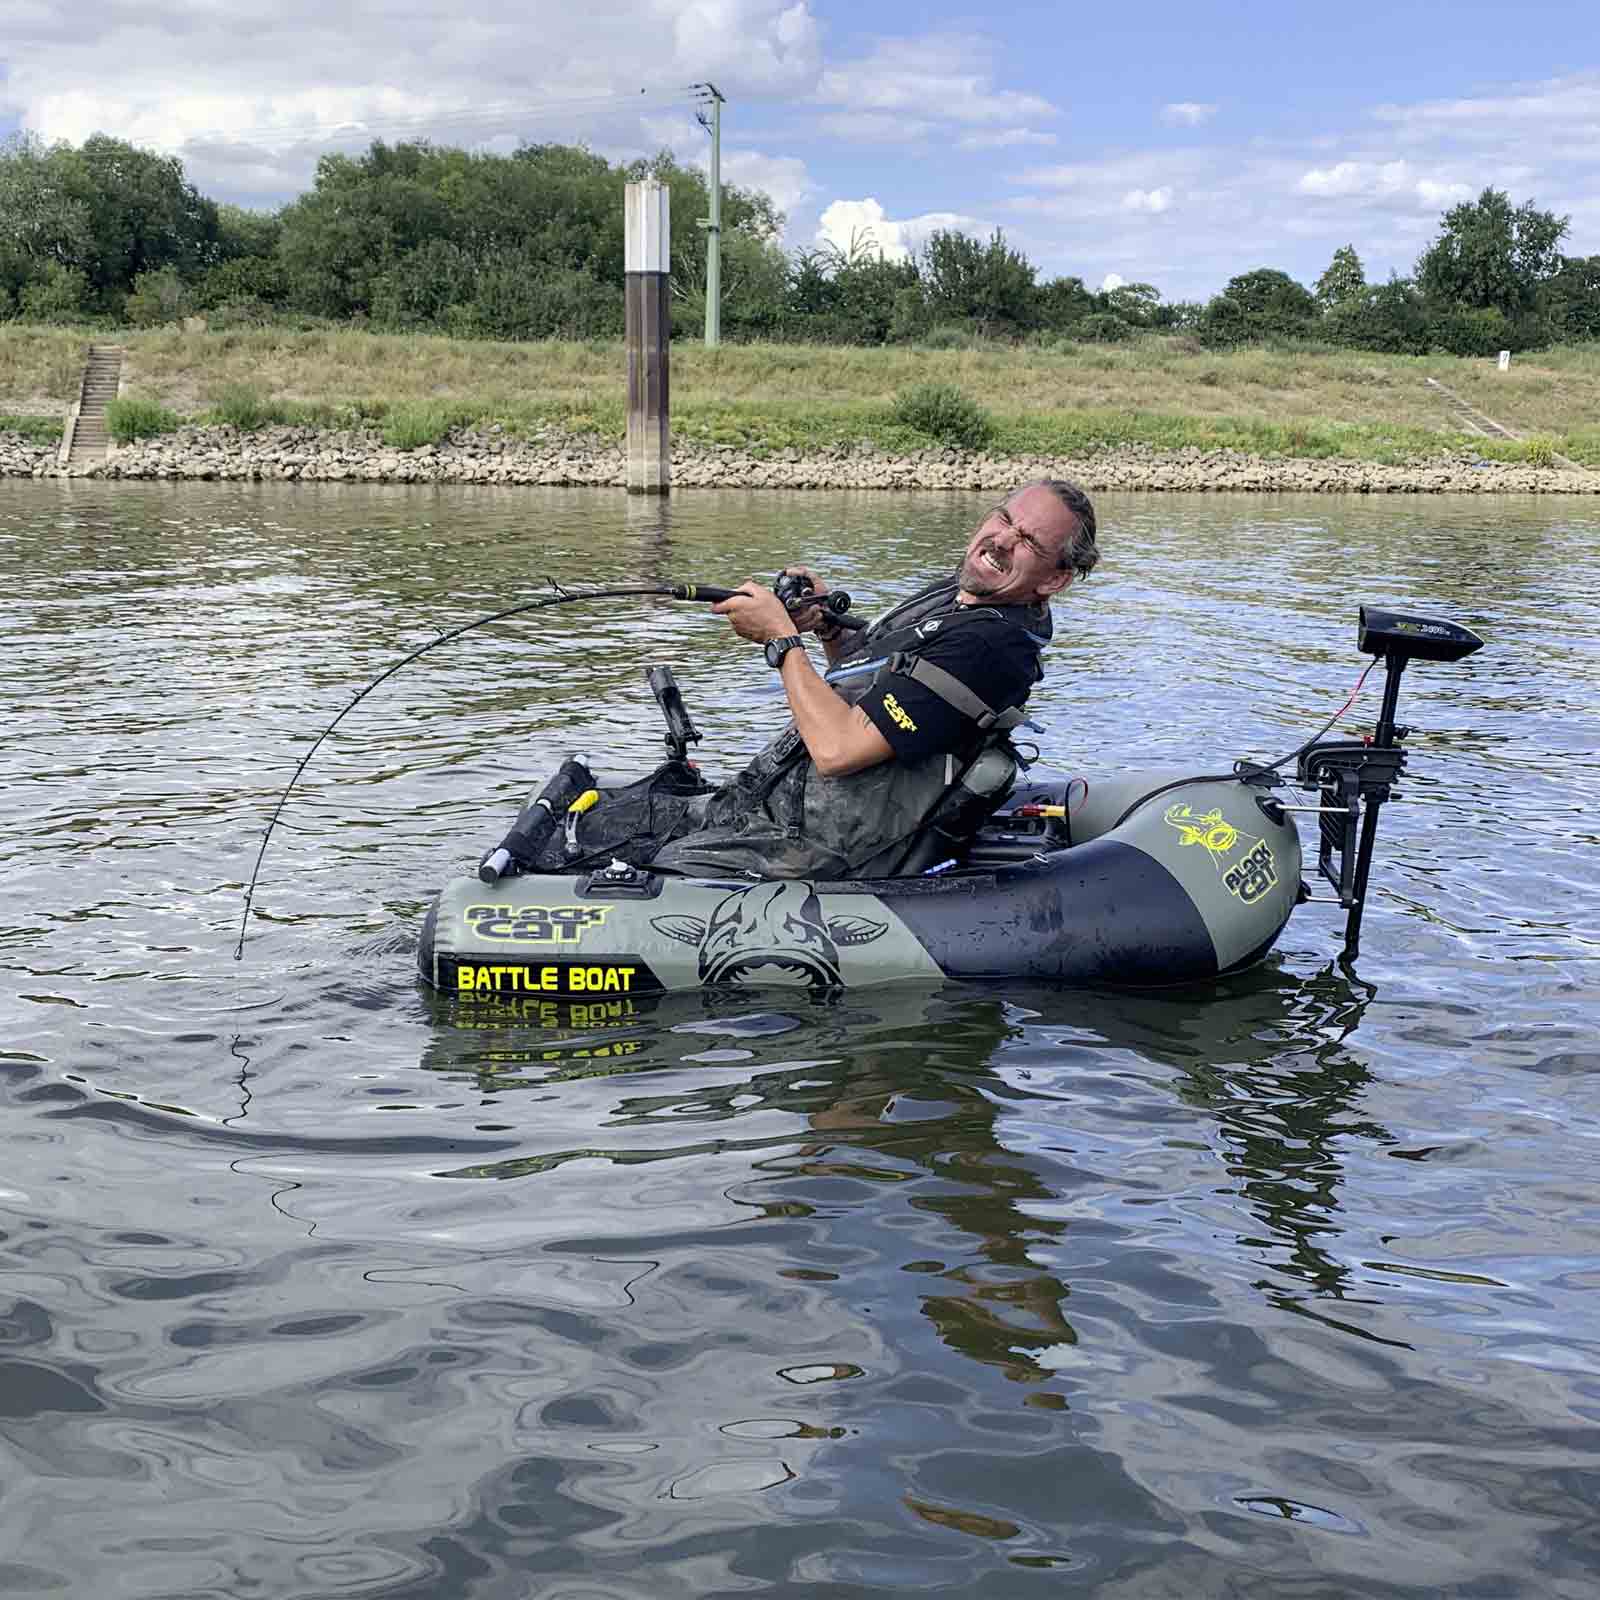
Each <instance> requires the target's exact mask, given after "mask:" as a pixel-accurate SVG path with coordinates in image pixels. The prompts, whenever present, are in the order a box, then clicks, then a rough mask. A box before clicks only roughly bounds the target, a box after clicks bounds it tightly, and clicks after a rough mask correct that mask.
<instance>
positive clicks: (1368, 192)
mask: <svg viewBox="0 0 1600 1600" xmlns="http://www.w3.org/2000/svg"><path fill="white" fill-rule="evenodd" d="M1295 190H1296V192H1297V193H1299V194H1303V195H1309V196H1311V197H1312V198H1313V199H1318V200H1329V199H1350V198H1360V199H1364V200H1367V201H1373V202H1378V203H1380V204H1386V205H1399V206H1407V207H1416V208H1418V209H1421V210H1424V211H1437V210H1439V209H1440V208H1441V207H1442V206H1446V205H1453V204H1455V202H1456V201H1458V200H1465V199H1467V198H1469V197H1470V196H1471V194H1472V192H1473V191H1472V187H1471V185H1470V184H1466V183H1461V182H1452V181H1450V180H1448V179H1440V178H1425V177H1422V176H1421V175H1420V174H1419V173H1418V172H1417V171H1416V170H1415V169H1414V168H1413V167H1412V166H1411V165H1410V164H1409V163H1408V162H1405V161H1381V162H1377V161H1340V162H1337V163H1336V164H1335V165H1333V166H1331V167H1313V168H1311V170H1310V171H1309V172H1305V173H1302V174H1301V176H1300V180H1299V182H1297V183H1296V184H1295Z"/></svg>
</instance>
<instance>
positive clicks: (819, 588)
mask: <svg viewBox="0 0 1600 1600" xmlns="http://www.w3.org/2000/svg"><path fill="white" fill-rule="evenodd" d="M783 571H784V575H785V576H788V575H789V574H791V573H792V574H794V575H795V576H797V577H801V578H809V579H810V580H811V586H812V593H813V594H814V595H815V596H816V598H817V599H818V600H820V599H821V598H822V597H823V595H825V594H827V593H828V586H827V584H826V583H824V582H823V580H822V579H821V578H819V577H818V576H817V575H816V573H814V572H813V571H812V570H811V568H810V567H785V568H784V569H783ZM830 620H831V619H830V618H829V616H828V614H827V613H826V612H825V611H824V610H823V609H822V607H821V606H809V605H808V606H807V607H806V608H805V609H804V610H803V611H796V612H794V613H792V615H791V617H790V621H791V622H792V623H793V626H794V631H795V632H796V633H815V632H816V631H817V629H818V628H821V627H825V626H827V624H828V623H829V621H830Z"/></svg>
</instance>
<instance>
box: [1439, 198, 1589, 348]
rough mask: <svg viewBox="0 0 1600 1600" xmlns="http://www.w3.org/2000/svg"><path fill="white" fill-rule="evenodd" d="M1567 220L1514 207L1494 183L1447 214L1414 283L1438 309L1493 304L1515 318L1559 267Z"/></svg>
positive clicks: (1529, 204)
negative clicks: (1495, 187) (1493, 185)
mask: <svg viewBox="0 0 1600 1600" xmlns="http://www.w3.org/2000/svg"><path fill="white" fill-rule="evenodd" d="M1570 225H1571V218H1569V217H1558V216H1556V215H1555V213H1554V212H1551V211H1540V210H1539V209H1538V208H1537V207H1536V206H1535V205H1534V203H1533V202H1532V201H1531V200H1527V201H1524V202H1523V204H1521V205H1520V206H1518V207H1517V208H1516V209H1515V210H1513V209H1512V207H1511V202H1510V200H1509V199H1508V198H1507V197H1506V195H1505V194H1504V192H1503V191H1501V190H1499V189H1494V188H1489V189H1485V190H1484V191H1483V193H1482V194H1480V195H1479V196H1478V198H1477V199H1476V200H1475V201H1463V202H1462V204H1460V205H1458V206H1452V207H1451V209H1450V210H1448V211H1447V212H1445V214H1444V218H1443V222H1442V224H1441V228H1440V233H1439V237H1438V238H1437V239H1435V240H1434V241H1433V243H1432V244H1430V245H1429V246H1428V248H1427V249H1426V250H1424V251H1423V252H1422V254H1421V255H1420V256H1419V257H1418V258H1417V286H1418V288H1419V289H1421V291H1422V293H1423V296H1424V297H1425V298H1426V299H1428V300H1430V301H1432V302H1434V304H1435V305H1437V306H1439V307H1440V308H1444V307H1449V306H1460V307H1464V308H1465V309H1467V310H1479V309H1484V310H1487V309H1493V310H1495V311H1499V312H1501V313H1502V314H1503V315H1504V316H1506V317H1507V318H1509V319H1511V320H1513V321H1515V320H1516V319H1517V318H1520V317H1523V316H1526V315H1527V314H1528V313H1530V312H1532V311H1533V310H1534V308H1535V306H1536V305H1537V303H1538V300H1539V293H1540V290H1541V288H1542V286H1543V285H1544V283H1545V281H1546V280H1547V279H1549V278H1552V277H1554V276H1555V273H1556V271H1557V269H1558V268H1559V266H1560V262H1561V254H1560V245H1561V241H1562V239H1564V238H1565V237H1566V234H1567V230H1568V228H1569V226H1570Z"/></svg>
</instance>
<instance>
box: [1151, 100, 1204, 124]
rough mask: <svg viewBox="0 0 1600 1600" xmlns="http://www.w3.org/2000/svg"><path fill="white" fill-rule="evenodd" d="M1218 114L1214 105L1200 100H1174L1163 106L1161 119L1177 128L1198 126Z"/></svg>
mask: <svg viewBox="0 0 1600 1600" xmlns="http://www.w3.org/2000/svg"><path fill="white" fill-rule="evenodd" d="M1216 114H1217V108H1216V107H1215V106H1214V105H1205V104H1203V103H1202V102H1200V101H1198V100H1174V101H1173V102H1172V103H1171V104H1170V105H1164V106H1162V108H1161V120H1162V121H1163V122H1165V123H1169V124H1170V125H1171V126H1173V127H1175V128H1198V127H1199V126H1200V124H1201V123H1203V122H1209V121H1210V120H1211V119H1212V118H1213V117H1214V116H1216Z"/></svg>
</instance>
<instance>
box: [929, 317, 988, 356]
mask: <svg viewBox="0 0 1600 1600" xmlns="http://www.w3.org/2000/svg"><path fill="white" fill-rule="evenodd" d="M982 342H983V341H982V340H981V339H979V337H978V335H977V331H976V330H975V329H974V328H972V327H971V326H969V325H968V324H967V323H965V322H936V323H935V324H934V325H933V326H932V327H931V328H929V329H928V330H927V331H926V332H925V333H923V334H921V335H920V336H919V337H918V339H917V346H918V348H919V349H922V350H973V349H976V348H977V346H978V345H980V344H981V343H982Z"/></svg>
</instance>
